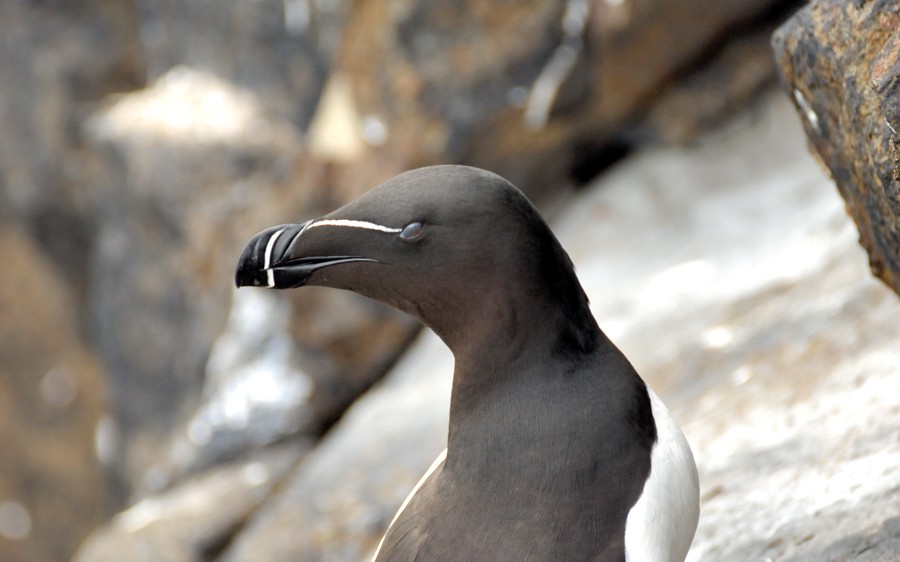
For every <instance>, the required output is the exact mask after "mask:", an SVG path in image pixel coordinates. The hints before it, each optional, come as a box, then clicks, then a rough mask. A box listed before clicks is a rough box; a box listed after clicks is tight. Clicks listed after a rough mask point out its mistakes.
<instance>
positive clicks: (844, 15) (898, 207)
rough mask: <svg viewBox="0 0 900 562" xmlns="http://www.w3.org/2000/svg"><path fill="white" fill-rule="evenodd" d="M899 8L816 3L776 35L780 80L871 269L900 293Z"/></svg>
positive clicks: (837, 0)
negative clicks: (838, 194)
mask: <svg viewBox="0 0 900 562" xmlns="http://www.w3.org/2000/svg"><path fill="white" fill-rule="evenodd" d="M898 30H900V5H898V4H897V3H896V2H892V1H891V0H879V1H872V2H851V1H844V0H816V1H814V2H811V3H810V4H809V5H808V6H807V7H806V8H804V9H802V10H800V11H799V12H797V14H796V15H795V16H793V17H792V18H791V19H790V20H788V21H787V22H786V23H785V24H784V25H783V26H782V27H781V28H780V29H779V30H778V32H777V33H776V34H775V36H774V39H773V44H774V48H775V53H776V57H777V59H778V65H779V70H780V72H781V78H782V81H783V82H784V85H785V88H786V89H787V91H788V93H789V94H790V96H791V97H792V98H793V99H794V101H795V104H796V107H797V110H798V111H799V112H800V115H801V116H802V118H803V123H804V128H805V130H806V133H807V136H808V137H809V139H810V141H811V144H812V147H813V149H814V150H815V151H816V153H817V154H818V155H819V158H821V160H822V162H823V163H824V164H825V165H826V166H827V167H828V169H829V170H830V171H831V175H832V177H833V178H834V181H835V183H836V184H837V186H838V189H839V190H840V192H841V195H842V196H843V197H844V200H845V201H846V202H847V209H848V211H849V212H850V215H851V216H852V217H853V220H854V221H855V222H856V225H857V227H858V229H859V233H860V243H861V244H862V245H863V247H864V248H865V249H866V251H867V252H868V254H869V261H870V265H871V268H872V272H873V273H874V274H875V275H876V276H877V277H879V278H881V279H882V280H883V281H884V282H885V283H886V284H887V285H888V286H889V287H892V288H893V289H894V291H896V292H897V293H898V294H900V164H898V162H900V155H898V152H897V144H898V136H897V131H898V130H900V128H898V126H900V91H898V87H900V86H898V84H900V31H898Z"/></svg>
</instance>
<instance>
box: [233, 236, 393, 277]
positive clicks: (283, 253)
mask: <svg viewBox="0 0 900 562" xmlns="http://www.w3.org/2000/svg"><path fill="white" fill-rule="evenodd" d="M308 224H309V222H305V223H302V224H282V225H279V226H273V227H272V228H268V229H266V230H264V231H262V232H260V233H259V234H257V235H256V236H254V237H253V238H251V239H250V241H249V242H248V243H247V246H246V247H245V248H244V251H243V252H241V257H240V258H238V263H237V268H236V270H235V272H234V284H235V285H237V286H238V287H270V288H273V289H290V288H293V287H300V286H303V285H304V284H306V281H307V280H308V279H309V276H310V275H312V273H313V272H314V271H316V270H318V269H322V268H325V267H329V266H332V265H338V264H342V263H351V262H360V261H369V262H372V261H375V260H373V259H370V258H364V257H359V256H303V257H292V256H293V253H292V251H291V250H292V247H293V245H294V242H295V241H296V240H297V238H298V237H299V236H300V234H301V233H302V232H303V229H304V227H306V226H307V225H308Z"/></svg>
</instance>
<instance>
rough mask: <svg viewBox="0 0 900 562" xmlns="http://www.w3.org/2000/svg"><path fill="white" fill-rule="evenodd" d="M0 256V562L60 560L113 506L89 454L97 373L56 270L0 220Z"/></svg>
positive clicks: (96, 411) (23, 234) (98, 400)
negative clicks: (0, 449) (0, 271)
mask: <svg viewBox="0 0 900 562" xmlns="http://www.w3.org/2000/svg"><path fill="white" fill-rule="evenodd" d="M0 216H2V215H0ZM0 255H2V256H3V268H4V270H3V271H4V273H3V283H2V284H0V441H2V443H3V451H4V453H3V455H2V457H0V559H2V560H8V561H10V562H19V561H22V562H24V561H31V560H67V559H69V557H70V556H71V555H72V553H73V550H74V549H75V547H76V546H77V545H78V543H79V542H80V541H81V539H82V538H84V536H86V535H87V534H88V533H89V532H90V530H91V529H92V528H93V527H94V526H95V525H98V524H99V523H101V522H102V521H104V520H105V519H106V518H107V517H109V515H110V514H111V513H112V512H113V510H114V509H115V508H116V507H117V505H118V500H119V498H118V497H117V493H116V492H117V490H116V489H115V487H114V486H113V482H111V481H110V479H109V478H108V477H107V474H106V472H105V470H104V468H103V466H101V464H100V461H99V460H98V458H97V456H96V454H95V449H94V435H95V431H97V430H98V425H99V424H100V423H101V419H102V417H103V415H104V410H105V408H104V400H105V398H106V396H105V389H104V384H103V370H102V368H101V367H100V365H99V363H98V361H97V359H96V357H94V356H93V354H92V353H91V352H90V350H89V349H88V348H87V346H86V345H85V344H84V342H83V341H81V339H80V338H79V337H78V334H77V331H76V326H77V324H78V317H77V312H78V309H77V308H76V307H75V306H74V301H75V298H74V295H73V294H72V291H71V288H70V287H68V286H67V285H66V283H65V282H64V281H63V279H62V275H61V273H60V270H61V269H62V268H61V267H60V266H59V265H58V264H56V263H52V262H49V261H48V260H47V258H46V257H45V256H44V255H43V253H42V252H41V250H40V246H39V245H38V244H36V243H35V242H34V241H33V240H32V239H31V238H30V237H29V235H28V233H27V231H26V230H25V229H24V228H22V227H21V226H19V225H16V224H15V223H13V222H11V221H4V220H2V219H0ZM72 514H76V516H75V517H73V516H72Z"/></svg>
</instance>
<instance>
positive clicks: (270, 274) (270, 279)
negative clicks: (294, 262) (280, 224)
mask: <svg viewBox="0 0 900 562" xmlns="http://www.w3.org/2000/svg"><path fill="white" fill-rule="evenodd" d="M283 232H284V229H283V228H282V229H281V230H279V231H278V232H276V233H275V234H273V235H272V236H271V237H270V238H269V242H268V243H267V244H266V256H265V261H263V269H265V270H266V282H267V285H268V286H269V287H274V286H275V272H274V271H272V270H271V269H270V266H271V265H272V249H273V248H274V247H275V242H276V241H277V240H278V237H279V236H281V234H282V233H283Z"/></svg>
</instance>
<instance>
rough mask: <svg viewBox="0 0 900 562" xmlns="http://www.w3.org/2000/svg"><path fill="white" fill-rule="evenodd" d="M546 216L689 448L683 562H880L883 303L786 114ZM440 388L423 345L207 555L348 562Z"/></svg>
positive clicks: (899, 437)
mask: <svg viewBox="0 0 900 562" xmlns="http://www.w3.org/2000/svg"><path fill="white" fill-rule="evenodd" d="M550 215H551V217H550V218H551V220H552V223H553V225H554V228H555V230H556V232H557V233H558V234H559V237H560V239H561V241H562V243H563V244H564V246H566V247H567V248H568V250H569V251H570V253H571V256H572V258H573V260H574V261H575V263H576V265H577V267H578V272H579V275H580V277H581V279H582V281H583V283H584V285H585V288H586V289H587V291H588V293H589V295H590V297H591V299H592V303H593V307H594V311H595V314H596V315H597V317H598V320H599V322H600V324H601V326H602V327H603V328H604V329H605V330H606V331H607V333H608V334H609V335H610V336H611V337H612V338H613V340H614V341H616V342H617V343H618V344H619V345H620V347H621V348H622V349H623V350H624V351H625V353H626V354H627V355H628V356H629V357H630V358H631V359H632V361H633V362H634V364H635V365H636V367H637V368H638V370H639V372H641V373H642V374H643V376H644V377H645V378H646V380H647V381H648V382H649V383H650V384H652V385H653V386H654V387H655V388H656V389H657V390H658V392H659V394H660V395H661V396H662V397H663V398H664V400H665V401H666V402H667V403H668V405H669V406H670V408H671V409H672V411H673V413H674V415H675V416H676V418H677V419H679V421H680V423H681V425H682V427H683V428H684V430H685V433H686V434H687V436H688V439H689V440H690V442H691V444H692V446H693V449H694V452H695V455H696V459H697V463H698V465H699V469H700V476H701V484H702V492H701V493H702V502H703V505H702V514H701V520H700V526H699V529H698V531H697V537H696V540H695V542H694V546H693V550H692V552H691V555H690V560H748V561H749V560H763V559H766V558H771V559H779V560H798V561H799V560H810V561H812V560H816V561H830V560H834V561H837V560H854V559H859V560H894V559H896V556H897V553H898V552H900V551H898V550H897V543H898V538H897V537H898V534H900V526H898V524H897V519H896V517H897V512H896V506H897V505H898V503H900V399H898V397H897V393H896V389H897V388H898V385H900V371H898V369H897V365H900V324H898V323H897V322H896V318H897V317H898V314H900V302H898V300H897V298H896V296H895V295H893V294H892V293H890V292H889V291H888V290H887V289H886V288H884V287H883V286H882V285H881V284H879V283H878V282H877V281H875V280H873V279H872V278H871V277H870V274H869V272H868V270H867V267H866V260H865V256H864V254H863V252H862V250H861V249H860V248H858V246H857V245H856V242H855V239H856V233H855V231H854V228H853V225H852V222H851V221H850V219H849V218H848V217H847V216H846V214H845V212H844V208H843V205H842V203H841V200H840V197H839V196H838V195H837V193H836V191H835V190H834V188H833V186H832V185H830V182H829V180H828V179H827V178H826V177H825V175H824V174H823V172H822V171H821V170H820V169H819V167H818V166H817V165H816V164H815V163H814V162H813V160H812V158H811V157H810V156H809V155H808V154H807V152H806V149H805V143H804V138H803V134H802V131H801V129H800V126H799V124H798V123H797V119H796V117H795V116H794V115H793V113H792V109H791V107H790V105H789V102H788V101H787V100H785V99H783V98H781V97H779V96H767V97H766V98H765V100H764V101H762V102H760V103H759V104H757V105H756V106H755V107H754V108H753V109H751V110H749V111H746V112H743V113H742V114H741V115H739V116H738V117H737V118H736V119H735V120H734V121H733V122H731V123H730V124H728V125H727V126H726V127H724V128H723V129H722V130H719V131H717V132H715V133H713V134H712V135H710V136H708V137H706V138H704V139H703V140H702V141H701V142H700V143H698V144H697V145H696V146H694V147H691V148H686V149H650V150H646V151H643V152H642V153H641V154H639V155H637V156H635V157H634V158H633V159H631V160H629V161H627V162H625V163H623V164H622V165H620V166H618V167H617V168H615V169H614V170H612V171H611V172H610V174H609V175H608V176H607V177H605V178H604V179H602V180H600V181H598V182H597V183H595V184H594V185H593V186H591V188H590V189H588V190H586V191H584V192H583V193H580V194H577V195H575V196H573V197H571V198H570V199H569V200H566V201H561V202H560V203H559V205H558V207H557V211H556V212H552V213H550ZM451 371H452V358H451V356H450V355H449V353H448V352H446V350H445V349H443V348H442V345H441V344H440V342H439V341H438V340H437V339H436V338H435V337H434V336H433V335H431V334H426V335H423V336H422V339H421V340H420V341H419V342H418V344H417V345H416V347H415V348H414V349H413V350H412V351H411V352H410V353H409V355H408V356H407V357H406V358H405V359H404V361H403V362H402V363H401V365H399V366H398V368H397V369H396V371H395V372H394V373H393V374H392V375H391V376H390V377H389V378H388V379H387V380H386V381H385V382H384V383H383V384H382V385H380V386H379V387H378V388H377V389H375V390H374V391H373V392H371V393H370V394H369V395H367V396H366V397H365V398H363V399H362V400H360V401H359V402H358V403H357V404H356V405H355V406H354V407H353V408H352V409H351V410H350V412H349V413H348V415H347V416H346V417H345V419H344V420H342V422H341V423H340V424H339V425H338V426H337V427H336V428H335V429H334V431H333V432H332V433H330V434H329V435H328V437H327V438H326V440H325V441H324V442H323V443H322V444H321V445H320V446H319V448H318V449H317V451H316V452H315V453H314V454H313V455H311V456H310V457H309V458H308V459H307V460H306V461H305V462H304V463H302V464H301V465H300V466H299V467H298V469H297V471H296V472H295V473H294V475H293V476H292V478H291V479H290V481H289V483H288V485H287V486H286V487H285V489H284V491H283V492H282V493H281V495H280V497H276V498H273V500H272V501H270V502H269V503H268V504H267V505H266V506H265V507H264V508H263V509H262V510H261V511H260V512H259V514H258V515H257V516H256V517H255V518H254V519H253V521H252V522H251V524H250V525H249V526H248V528H247V529H245V530H244V531H243V532H242V533H240V534H239V535H238V537H237V539H236V541H235V543H234V544H233V546H232V547H231V548H230V550H228V551H227V552H226V556H225V559H226V560H229V561H233V562H237V561H249V560H253V559H255V557H263V558H265V559H267V560H273V561H282V560H285V561H286V560H349V559H362V558H363V557H364V556H365V555H366V554H367V553H368V552H370V551H371V549H372V548H373V547H374V545H375V544H376V543H377V540H378V538H379V533H380V530H381V528H383V527H384V526H385V525H386V524H387V522H388V521H389V520H390V517H391V516H392V515H393V512H394V510H395V509H396V508H397V506H398V505H399V503H400V502H401V501H402V498H403V497H404V496H405V494H406V491H407V490H409V489H410V488H411V487H412V486H413V484H414V483H415V482H416V480H417V479H418V477H419V475H420V474H421V472H422V471H423V470H424V469H425V468H426V467H427V466H428V465H429V464H430V462H431V460H432V459H433V457H434V456H435V455H436V454H437V453H438V452H439V451H440V449H441V448H442V447H443V444H444V440H445V433H444V431H445V429H446V415H447V404H448V400H449V374H450V372H451ZM892 557H893V558H892Z"/></svg>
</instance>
